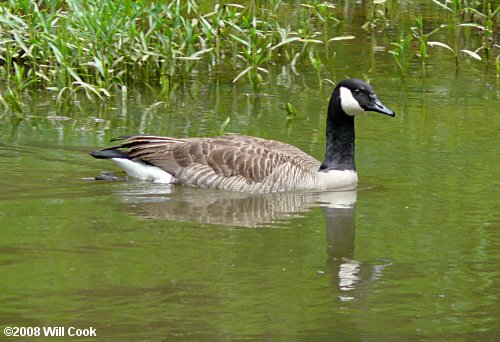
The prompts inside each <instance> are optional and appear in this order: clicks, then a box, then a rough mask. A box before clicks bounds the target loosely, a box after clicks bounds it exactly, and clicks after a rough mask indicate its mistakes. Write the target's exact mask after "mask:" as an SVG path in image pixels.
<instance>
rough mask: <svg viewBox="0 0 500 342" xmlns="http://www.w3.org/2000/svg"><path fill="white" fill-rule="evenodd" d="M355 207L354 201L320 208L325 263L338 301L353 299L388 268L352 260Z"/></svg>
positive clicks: (382, 265)
mask: <svg viewBox="0 0 500 342" xmlns="http://www.w3.org/2000/svg"><path fill="white" fill-rule="evenodd" d="M355 208H356V201H354V202H352V203H351V204H350V205H345V206H338V205H337V206H335V207H332V206H328V207H325V208H324V211H325V216H326V238H327V241H328V247H327V252H328V262H327V264H328V266H329V269H330V270H331V274H332V279H333V282H334V283H335V284H338V289H339V295H338V298H339V300H341V301H351V300H355V299H357V298H358V297H359V293H358V292H360V290H359V289H360V288H364V286H365V285H368V284H371V283H373V282H375V281H376V280H377V279H379V278H380V277H381V275H382V270H383V269H384V268H385V267H386V266H387V265H388V263H387V262H384V263H383V264H378V263H377V264H373V263H365V262H362V261H359V260H356V259H355V253H354V251H355V243H354V242H355V235H356V234H355V232H356V223H355ZM363 292H364V291H363Z"/></svg>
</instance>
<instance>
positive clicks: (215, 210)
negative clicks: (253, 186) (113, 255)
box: [119, 182, 387, 301]
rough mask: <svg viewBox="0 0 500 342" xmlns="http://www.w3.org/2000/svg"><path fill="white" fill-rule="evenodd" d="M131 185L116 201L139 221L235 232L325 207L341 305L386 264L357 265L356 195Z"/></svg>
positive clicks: (329, 264) (330, 270)
mask: <svg viewBox="0 0 500 342" xmlns="http://www.w3.org/2000/svg"><path fill="white" fill-rule="evenodd" d="M131 184H135V187H127V190H125V191H121V192H120V193H119V195H120V198H121V200H122V201H123V202H126V203H128V204H130V205H131V206H132V211H133V212H134V213H135V214H136V215H138V216H140V217H143V218H154V219H163V220H171V221H195V222H199V223H202V224H217V225H227V226H233V227H234V226H239V227H266V226H267V227H269V226H274V227H276V226H279V224H280V222H283V221H285V220H290V219H291V218H293V217H297V216H300V215H304V214H305V213H306V212H307V211H308V210H310V209H311V208H313V207H318V206H320V207H323V210H324V213H325V216H326V236H327V244H328V247H327V252H328V261H327V267H328V272H327V273H329V274H331V276H332V280H333V283H334V284H335V285H336V287H337V289H338V298H339V299H340V300H342V301H349V300H353V299H356V298H357V297H359V296H360V293H359V292H360V291H359V288H363V289H364V288H365V286H366V285H369V284H371V283H373V282H374V281H376V280H377V279H379V278H380V277H381V274H382V270H383V268H384V267H385V264H387V263H384V264H378V263H366V262H363V261H359V260H356V259H355V243H354V242H355V229H356V224H355V207H356V200H357V192H356V191H355V190H350V191H329V192H286V193H273V194H245V193H236V192H224V191H220V190H219V191H217V190H214V191H210V190H207V189H197V188H192V187H175V188H173V187H165V186H162V185H159V184H153V183H147V182H137V183H136V182H130V183H127V185H131ZM364 292H365V291H364V290H363V293H364Z"/></svg>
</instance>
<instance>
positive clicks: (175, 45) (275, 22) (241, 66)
mask: <svg viewBox="0 0 500 342" xmlns="http://www.w3.org/2000/svg"><path fill="white" fill-rule="evenodd" d="M433 1H434V3H435V4H436V8H437V9H438V10H439V11H442V12H443V13H444V14H443V21H444V22H443V23H441V24H440V25H439V26H438V27H429V29H427V24H426V23H425V18H423V17H422V16H417V17H416V18H415V23H416V26H415V27H414V28H412V29H411V33H404V34H403V35H402V38H401V40H400V41H397V42H393V43H390V42H389V43H387V44H388V45H392V46H393V49H392V50H391V51H390V52H391V53H392V54H393V55H394V61H395V63H396V65H397V70H399V73H400V74H401V75H402V76H403V77H404V75H406V74H407V72H408V68H409V65H410V64H411V61H412V59H413V58H414V56H415V55H417V56H419V57H420V59H421V64H422V68H423V69H424V70H425V64H426V60H427V59H428V58H431V57H432V55H431V54H430V53H429V50H428V47H442V48H445V49H447V50H449V51H450V52H452V53H453V55H454V57H455V60H456V65H457V67H458V65H459V59H460V58H470V57H472V58H473V59H477V60H483V61H484V62H485V63H489V61H490V60H493V61H495V63H498V58H496V57H495V54H494V53H493V51H494V50H498V49H499V45H498V44H497V42H496V41H495V37H496V35H495V34H496V33H495V29H496V27H497V26H498V25H497V22H498V13H499V11H500V10H499V8H500V7H497V8H495V9H494V8H493V7H492V6H493V2H492V1H483V2H482V4H481V6H477V5H476V4H475V2H474V3H472V2H471V3H469V2H468V1H458V0H454V1H452V2H451V3H450V2H449V1H445V2H440V1H438V0H433ZM244 3H245V5H242V4H238V3H225V4H220V3H218V2H211V1H195V0H182V1H181V0H170V1H167V2H152V1H132V0H121V1H111V0H99V1H98V0H86V1H77V0H66V1H62V0H38V1H36V0H8V1H5V2H4V3H3V4H2V6H1V7H0V32H1V33H0V77H1V78H2V80H3V82H2V86H1V87H0V104H2V105H3V107H5V109H7V110H9V111H13V112H22V110H23V106H24V103H25V101H26V99H27V98H29V93H30V92H31V91H33V90H35V89H44V90H46V91H49V92H50V93H52V94H53V96H52V98H53V100H54V101H55V102H56V103H57V104H58V105H59V106H60V107H62V106H65V107H67V106H71V105H73V104H74V103H75V102H76V99H77V97H78V96H80V95H81V94H84V95H85V96H87V97H88V98H89V99H91V100H105V99H107V98H109V97H110V96H112V95H113V94H122V95H123V94H126V89H127V87H128V86H130V85H131V84H133V83H135V82H144V83H145V84H147V85H148V86H149V87H150V89H151V90H152V91H153V92H154V93H155V94H157V97H158V101H166V102H168V96H169V94H170V93H171V92H172V90H174V89H175V88H176V87H178V86H179V85H182V84H183V82H186V81H187V80H189V78H190V77H191V76H192V74H193V72H195V71H196V70H203V71H206V72H208V73H211V74H212V75H213V77H226V76H227V75H230V77H231V79H232V81H233V82H242V81H243V80H245V79H246V80H247V81H248V82H249V83H250V84H251V85H252V89H253V91H254V93H258V92H260V90H261V86H262V85H263V84H266V83H267V82H269V72H270V68H271V67H272V66H273V65H289V66H292V67H295V66H296V65H297V64H299V63H300V64H302V65H304V66H306V67H311V68H312V69H313V70H314V71H315V73H316V75H317V78H318V81H319V85H320V86H321V84H322V83H323V82H324V81H325V80H326V81H330V82H332V81H331V80H329V79H328V78H326V79H325V78H324V76H323V74H324V73H325V70H326V68H325V66H329V67H330V69H331V68H333V66H334V63H335V57H336V54H337V53H338V51H335V50H333V51H332V46H331V45H333V44H337V41H340V40H346V39H353V38H355V37H354V36H352V35H350V34H349V31H350V30H349V26H348V24H347V21H346V20H345V19H344V21H343V20H342V19H339V18H341V16H342V15H344V13H343V12H342V11H341V10H339V9H337V8H336V6H334V5H333V4H330V3H328V2H324V1H316V0H305V2H304V3H302V4H300V5H289V4H286V3H283V2H282V1H280V0H268V1H259V0H252V1H249V2H244ZM370 8H371V9H370V10H369V13H368V14H367V17H369V16H371V18H370V19H369V20H368V21H367V22H366V24H365V25H363V27H364V28H365V29H366V30H369V29H372V30H374V29H382V30H387V29H388V28H390V27H391V26H393V27H396V24H397V22H396V19H395V18H397V13H393V10H396V9H394V8H396V6H391V3H390V2H388V1H386V0H374V1H373V3H372V5H371V7H370ZM400 11H403V9H400ZM291 14H293V15H292V18H290V16H291ZM424 25H425V26H426V27H424ZM337 28H339V29H338V30H337ZM447 29H451V30H454V31H455V32H456V36H457V39H455V42H456V43H455V44H451V43H450V42H444V41H438V40H432V41H431V40H430V37H431V35H432V36H433V37H435V36H437V35H438V33H439V32H441V31H442V30H447ZM333 31H334V32H335V33H337V32H338V31H340V32H342V34H339V35H336V34H333ZM463 37H465V38H468V39H463ZM471 37H476V38H478V39H470V38H471ZM458 38H461V39H458ZM478 41H479V45H476V46H472V45H473V44H476V43H477V42H478ZM462 45H463V46H462ZM469 45H471V46H469ZM452 46H453V47H452ZM497 70H498V68H497Z"/></svg>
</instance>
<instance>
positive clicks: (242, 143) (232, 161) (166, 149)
mask: <svg viewBox="0 0 500 342" xmlns="http://www.w3.org/2000/svg"><path fill="white" fill-rule="evenodd" d="M118 140H122V143H121V144H120V145H118V146H114V147H110V148H106V149H102V150H98V151H96V152H93V154H92V155H93V156H94V157H97V158H111V159H113V157H118V156H119V157H121V158H127V159H130V160H139V161H141V162H143V163H145V164H147V165H152V166H156V167H158V168H160V169H162V170H164V171H166V172H167V173H169V174H171V175H172V176H173V177H174V179H175V182H176V183H181V184H186V185H192V186H198V187H205V188H214V189H225V190H231V191H242V192H278V191H287V190H295V189H311V188H314V187H317V183H318V182H319V178H318V169H319V167H320V165H321V163H320V162H319V161H318V160H316V159H315V158H313V157H311V156H309V155H308V154H306V153H305V152H303V151H301V150H300V149H298V148H297V147H295V146H292V145H289V144H286V143H283V142H279V141H275V140H266V139H261V138H255V137H249V136H244V135H223V136H219V137H212V138H188V139H175V138H170V137H158V136H151V135H133V136H129V137H123V138H119V139H118Z"/></svg>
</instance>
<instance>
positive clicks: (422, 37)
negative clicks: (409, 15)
mask: <svg viewBox="0 0 500 342" xmlns="http://www.w3.org/2000/svg"><path fill="white" fill-rule="evenodd" d="M415 23H416V24H417V26H416V27H412V28H411V30H412V33H413V37H414V38H415V39H416V40H417V41H418V43H419V44H418V51H419V53H418V56H419V57H420V59H421V61H422V70H423V72H424V73H425V60H426V58H427V57H428V54H427V42H428V41H429V37H430V36H432V35H433V34H434V33H436V32H438V31H439V30H440V29H441V28H442V27H438V28H436V29H434V30H432V31H430V32H429V33H424V20H423V18H422V16H418V17H417V18H415Z"/></svg>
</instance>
